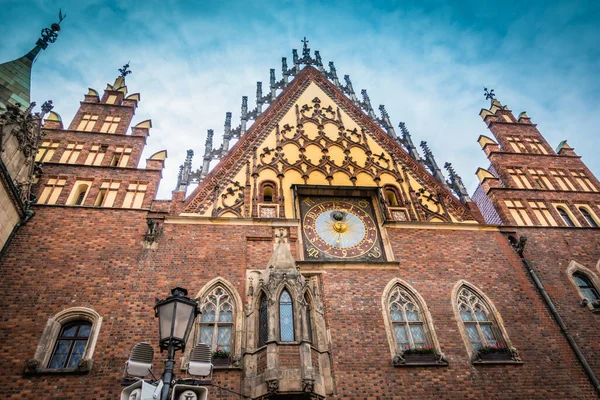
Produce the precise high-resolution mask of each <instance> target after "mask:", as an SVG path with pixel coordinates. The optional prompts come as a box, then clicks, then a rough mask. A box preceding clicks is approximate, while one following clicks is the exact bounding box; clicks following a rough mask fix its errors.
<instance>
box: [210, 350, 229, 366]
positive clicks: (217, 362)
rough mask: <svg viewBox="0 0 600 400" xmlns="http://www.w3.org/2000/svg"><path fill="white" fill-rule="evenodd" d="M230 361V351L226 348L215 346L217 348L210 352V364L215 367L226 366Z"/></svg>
mask: <svg viewBox="0 0 600 400" xmlns="http://www.w3.org/2000/svg"><path fill="white" fill-rule="evenodd" d="M230 363H231V353H230V352H228V351H227V350H224V349H220V348H218V347H217V349H216V350H215V351H213V352H212V364H213V365H214V366H215V367H228V366H229V364H230Z"/></svg>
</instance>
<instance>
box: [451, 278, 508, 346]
mask: <svg viewBox="0 0 600 400" xmlns="http://www.w3.org/2000/svg"><path fill="white" fill-rule="evenodd" d="M458 311H459V312H460V317H461V319H462V321H463V324H464V326H465V330H466V332H467V336H468V337H469V341H470V342H471V345H472V346H473V349H474V350H479V349H480V348H482V347H483V346H497V345H499V344H501V343H499V340H498V337H499V335H497V333H496V326H495V323H494V321H493V320H492V317H490V311H489V309H488V307H487V306H486V305H485V303H484V302H483V300H482V299H481V298H480V297H479V296H477V295H476V294H475V293H474V292H473V291H472V290H470V289H469V288H466V287H463V288H462V289H461V290H460V292H459V294H458Z"/></svg>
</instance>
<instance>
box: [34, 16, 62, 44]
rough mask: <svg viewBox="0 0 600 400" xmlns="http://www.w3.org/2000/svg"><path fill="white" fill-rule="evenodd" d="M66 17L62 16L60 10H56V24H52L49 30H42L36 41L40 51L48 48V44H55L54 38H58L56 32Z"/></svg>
mask: <svg viewBox="0 0 600 400" xmlns="http://www.w3.org/2000/svg"><path fill="white" fill-rule="evenodd" d="M66 17H67V15H66V14H65V15H63V13H62V9H59V10H58V23H56V22H55V23H53V24H52V25H50V28H44V29H42V32H41V35H42V37H41V38H40V39H39V40H38V41H37V43H36V44H37V45H38V46H40V47H41V48H42V49H44V50H45V49H46V47H48V43H54V42H56V38H58V32H59V31H60V23H61V22H62V21H63V20H64V19H65V18H66Z"/></svg>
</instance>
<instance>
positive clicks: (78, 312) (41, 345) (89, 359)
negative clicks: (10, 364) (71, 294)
mask: <svg viewBox="0 0 600 400" xmlns="http://www.w3.org/2000/svg"><path fill="white" fill-rule="evenodd" d="M73 321H87V322H90V323H91V324H92V327H91V329H90V335H89V339H88V342H87V344H86V347H85V351H84V353H83V357H82V358H81V361H80V362H79V365H78V366H77V367H76V368H61V369H52V368H48V367H47V366H48V364H49V362H50V358H51V357H52V352H53V351H54V347H55V346H56V340H57V338H58V335H59V334H60V331H61V329H62V327H63V326H65V325H66V324H68V323H70V322H73ZM101 326H102V317H101V316H100V314H98V313H97V312H96V311H94V310H93V309H91V308H87V307H71V308H68V309H66V310H63V311H60V312H59V313H58V314H56V315H54V316H53V317H51V318H49V319H48V322H47V323H46V326H45V327H44V331H43V333H42V336H41V338H40V340H39V342H38V346H37V348H36V351H35V354H34V356H33V359H31V360H28V361H27V363H26V369H25V374H46V373H48V374H52V373H78V374H86V373H89V372H90V371H91V369H92V365H93V355H94V350H95V349H96V344H97V342H98V336H99V334H100V327H101Z"/></svg>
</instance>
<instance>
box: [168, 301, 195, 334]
mask: <svg viewBox="0 0 600 400" xmlns="http://www.w3.org/2000/svg"><path fill="white" fill-rule="evenodd" d="M193 314H194V305H193V304H189V303H183V302H179V301H178V302H177V308H176V311H175V325H174V327H173V337H174V338H177V339H181V340H185V339H186V336H187V335H186V333H187V330H188V326H189V325H190V321H191V320H192V319H193V317H194V315H193Z"/></svg>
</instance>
